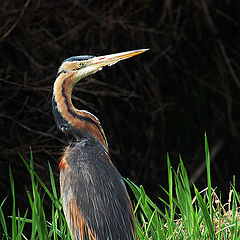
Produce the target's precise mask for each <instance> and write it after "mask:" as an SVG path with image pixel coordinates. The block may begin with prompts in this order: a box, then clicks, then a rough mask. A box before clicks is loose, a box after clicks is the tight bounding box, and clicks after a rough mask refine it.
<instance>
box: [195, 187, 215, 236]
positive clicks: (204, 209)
mask: <svg viewBox="0 0 240 240" xmlns="http://www.w3.org/2000/svg"><path fill="white" fill-rule="evenodd" d="M194 190H195V194H196V198H197V201H198V204H199V206H200V208H201V210H202V213H203V218H204V221H205V223H206V227H207V229H208V232H209V235H210V239H214V240H215V239H216V234H215V232H214V227H213V221H212V219H211V217H210V216H211V215H210V214H209V212H208V209H207V205H206V203H205V202H204V200H203V198H202V196H201V195H200V193H199V192H198V190H197V188H196V187H195V185H194Z"/></svg>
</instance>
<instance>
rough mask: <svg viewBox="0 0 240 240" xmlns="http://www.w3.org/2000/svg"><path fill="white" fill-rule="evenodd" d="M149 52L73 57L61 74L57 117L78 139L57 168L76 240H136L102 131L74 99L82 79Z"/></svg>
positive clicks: (128, 207)
mask: <svg viewBox="0 0 240 240" xmlns="http://www.w3.org/2000/svg"><path fill="white" fill-rule="evenodd" d="M145 51H147V49H142V50H135V51H129V52H123V53H117V54H111V55H105V56H101V57H94V56H88V55H86V56H77V57H71V58H68V59H66V60H65V61H64V62H63V63H62V65H61V66H60V68H59V70H58V74H57V78H56V81H55V83H54V89H53V98H52V109H53V115H54V118H55V121H56V122H57V125H58V127H59V128H60V129H61V130H62V131H64V132H67V133H69V134H72V135H73V136H74V137H75V138H76V140H75V142H73V143H72V144H70V146H69V147H67V148H66V149H65V151H64V154H63V156H62V157H61V159H60V163H59V170H60V190H61V197H62V204H63V211H64V214H65V217H66V220H67V223H68V226H69V229H70V231H71V234H72V236H73V238H74V239H76V240H105V239H109V240H134V239H136V231H135V223H134V215H133V209H132V205H131V202H130V199H129V196H128V193H127V191H126V188H125V185H124V182H123V180H122V177H121V175H120V174H119V172H118V171H117V169H116V168H115V167H114V165H113V164H112V162H111V159H110V157H109V153H108V143H107V139H106V136H105V133H104V131H103V128H102V126H101V124H100V122H99V120H98V119H97V117H95V116H94V115H93V114H91V113H89V112H87V111H84V110H78V109H76V108H75V107H74V106H73V104H72V101H71V95H72V90H73V87H74V85H75V84H76V83H77V82H78V81H79V80H80V79H81V78H83V77H86V76H88V75H90V74H94V73H96V72H97V71H100V70H101V69H102V68H103V67H104V66H111V65H113V64H115V63H117V62H118V61H121V60H124V59H127V58H130V57H132V56H135V55H137V54H140V53H143V52H145Z"/></svg>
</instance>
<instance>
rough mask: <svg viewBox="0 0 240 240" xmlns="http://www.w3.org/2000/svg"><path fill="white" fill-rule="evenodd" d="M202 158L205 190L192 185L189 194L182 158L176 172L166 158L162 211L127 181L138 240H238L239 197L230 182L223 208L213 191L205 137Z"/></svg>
mask: <svg viewBox="0 0 240 240" xmlns="http://www.w3.org/2000/svg"><path fill="white" fill-rule="evenodd" d="M205 156H206V163H207V183H208V186H207V188H206V189H204V190H203V191H201V192H200V191H198V189H197V188H196V186H195V185H194V184H193V188H194V189H193V190H192V191H191V189H190V184H189V179H188V175H187V172H186V169H185V167H184V165H183V161H182V159H181V157H180V165H179V168H178V170H177V172H175V171H173V169H172V167H171V165H170V160H169V157H167V164H168V183H169V186H168V190H166V189H165V188H163V190H164V192H165V193H166V194H167V196H168V201H165V200H163V199H162V198H159V199H160V200H161V202H163V204H164V211H161V210H160V209H159V208H158V207H157V206H156V204H155V203H153V202H152V201H151V199H150V198H149V197H148V196H147V195H146V193H145V191H144V188H143V187H142V186H140V187H138V186H136V185H135V184H134V183H132V182H131V181H128V180H127V182H128V184H129V186H130V187H131V189H132V191H133V193H134V195H135V197H136V199H137V204H136V206H135V211H134V212H135V213H137V215H138V218H136V225H137V231H138V235H139V239H141V240H149V239H153V240H155V239H157V240H158V239H172V240H174V239H198V240H200V239H211V240H215V239H216V240H220V239H221V240H226V239H232V240H233V239H240V211H239V205H240V195H239V194H238V193H237V192H236V189H235V182H234V181H233V184H232V185H231V191H230V197H229V201H228V204H222V203H221V200H220V199H219V197H218V196H217V194H216V192H215V191H214V189H213V188H212V186H211V175H210V154H209V149H208V143H207V138H206V137H205Z"/></svg>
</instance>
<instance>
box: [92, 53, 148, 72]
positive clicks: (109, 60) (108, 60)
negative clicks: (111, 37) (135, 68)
mask: <svg viewBox="0 0 240 240" xmlns="http://www.w3.org/2000/svg"><path fill="white" fill-rule="evenodd" d="M148 50H149V49H139V50H133V51H127V52H121V53H114V54H109V55H104V56H99V57H94V58H92V59H91V61H90V64H91V65H94V66H96V67H97V68H102V67H104V66H112V65H113V64H115V63H117V62H119V61H122V60H124V59H127V58H130V57H133V56H136V55H138V54H141V53H144V52H146V51H148Z"/></svg>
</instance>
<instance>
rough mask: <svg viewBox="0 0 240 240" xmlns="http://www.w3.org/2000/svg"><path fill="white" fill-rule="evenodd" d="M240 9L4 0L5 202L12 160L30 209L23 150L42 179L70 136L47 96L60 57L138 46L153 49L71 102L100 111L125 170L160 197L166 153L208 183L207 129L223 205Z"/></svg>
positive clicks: (236, 152)
mask: <svg viewBox="0 0 240 240" xmlns="http://www.w3.org/2000/svg"><path fill="white" fill-rule="evenodd" d="M239 13H240V1H239V0H232V1H231V0H222V1H219V0H212V1H211V0H201V1H193V0H185V1H171V0H163V1H153V0H152V1H150V0H138V1H137V0H136V1H124V0H115V1H87V0H85V1H77V0H72V1H66V0H60V1H59V0H58V1H47V0H45V1H40V0H36V1H33V0H26V1H17V0H16V1H9V0H2V1H1V6H0V156H1V157H0V189H1V191H0V202H2V200H3V199H4V198H5V197H6V196H9V195H11V193H10V187H9V186H10V185H9V171H8V166H9V165H10V166H11V168H12V171H13V175H14V179H15V187H16V191H17V200H18V201H17V203H18V207H20V208H21V209H24V208H26V207H28V201H27V197H26V190H25V186H27V188H29V187H30V186H29V184H30V179H29V175H28V173H27V171H26V168H25V167H24V164H23V162H22V161H21V159H20V157H19V155H18V152H20V153H21V154H22V155H23V156H24V157H25V158H26V159H27V160H29V156H30V154H29V152H30V147H31V149H32V152H33V156H34V161H35V169H36V171H37V172H38V174H39V175H40V176H41V178H42V179H43V181H44V182H45V183H46V184H49V174H48V162H50V164H51V166H52V168H53V169H54V173H55V176H56V179H57V177H58V159H59V158H60V156H61V152H62V150H63V149H64V147H65V146H66V145H67V143H66V138H65V136H64V134H62V133H61V132H59V131H58V130H57V128H56V124H55V122H54V120H53V116H52V113H51V94H52V86H53V83H54V80H55V76H56V72H57V69H58V67H59V66H60V64H61V62H62V61H63V60H64V59H65V58H67V57H70V56H73V55H81V54H93V55H104V54H110V53H115V52H122V51H127V50H133V49H139V48H150V51H148V52H147V53H144V54H141V55H139V56H137V57H134V58H132V59H128V60H125V61H124V62H121V63H118V64H117V65H114V66H113V67H111V68H109V67H106V68H104V69H103V71H101V72H99V73H97V74H95V75H93V76H90V77H88V78H86V79H84V80H83V81H81V82H80V83H79V84H78V85H77V86H76V87H75V89H74V97H73V98H74V100H73V101H74V105H75V106H76V107H78V108H80V109H86V110H88V111H90V112H92V113H93V114H95V115H96V116H97V117H98V118H99V119H100V121H101V123H102V126H103V128H104V130H105V133H106V136H107V139H108V142H109V146H110V151H111V156H112V159H113V161H114V162H115V164H116V166H117V168H118V169H119V171H120V173H121V174H122V175H123V176H125V177H128V178H130V179H131V180H133V181H134V182H135V183H136V184H138V185H140V184H142V185H143V186H144V187H145V189H146V192H147V194H148V195H149V196H150V197H151V198H152V199H154V201H156V202H157V203H159V200H157V196H163V192H162V190H161V188H160V186H159V185H162V186H164V187H165V188H167V175H166V174H167V168H166V167H167V164H166V155H167V153H169V155H170V159H171V163H172V165H173V167H174V169H177V166H178V164H179V154H181V155H182V158H183V161H184V164H185V166H186V168H187V171H188V174H189V177H190V179H191V180H194V182H195V184H196V185H197V186H198V188H199V189H203V188H205V187H206V177H205V167H204V162H205V159H204V133H205V131H206V133H207V136H208V140H209V145H210V149H211V151H212V154H211V155H212V165H211V171H212V183H213V186H214V187H217V191H218V192H221V194H222V199H223V200H224V201H227V198H228V193H229V186H230V184H229V183H230V182H231V181H232V178H233V175H236V184H237V188H238V186H239V180H240V162H239V156H240V144H239V143H240V142H239V140H240V135H239V134H240V114H239V109H240V79H239V73H240V31H239V30H240V28H239V24H240V14H239ZM238 189H239V188H238ZM10 203H11V198H8V200H7V203H6V204H5V205H6V206H10ZM6 211H8V210H7V209H6ZM10 214H11V212H10V213H9V215H10Z"/></svg>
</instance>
